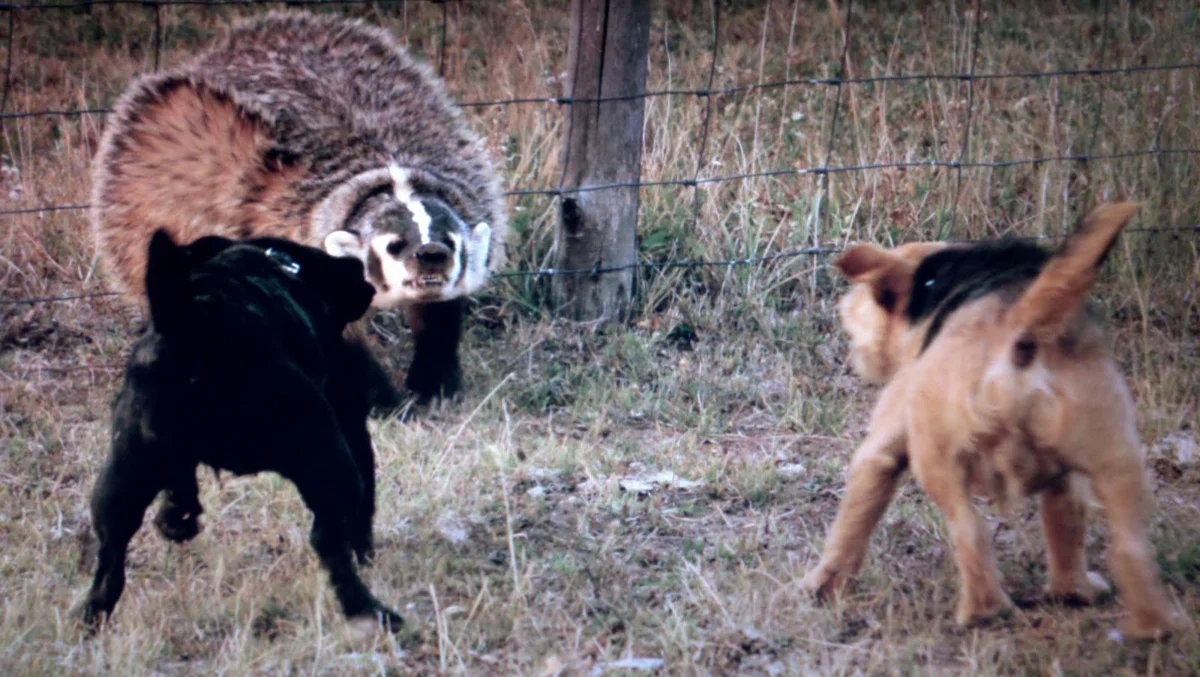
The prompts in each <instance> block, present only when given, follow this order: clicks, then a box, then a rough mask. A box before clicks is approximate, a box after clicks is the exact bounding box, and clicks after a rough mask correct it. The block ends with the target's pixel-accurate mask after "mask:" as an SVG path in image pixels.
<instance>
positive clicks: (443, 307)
mask: <svg viewBox="0 0 1200 677" xmlns="http://www.w3.org/2000/svg"><path fill="white" fill-rule="evenodd" d="M464 310H465V308H464V306H463V301H462V300H461V299H454V300H452V301H441V302H439V303H417V304H412V305H408V306H405V307H404V315H405V317H406V318H408V326H409V328H410V329H412V333H413V359H412V365H411V366H410V367H409V368H408V376H407V377H405V379H404V385H405V386H406V387H407V388H408V389H409V390H411V391H413V392H414V393H416V395H417V398H418V399H419V400H420V401H422V402H426V401H429V400H430V399H432V398H434V397H450V396H452V395H454V394H455V393H457V392H458V389H459V387H460V385H461V384H462V367H461V366H459V363H458V343H459V340H460V339H461V338H462V323H463V312H464Z"/></svg>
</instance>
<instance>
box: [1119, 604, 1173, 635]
mask: <svg viewBox="0 0 1200 677" xmlns="http://www.w3.org/2000/svg"><path fill="white" fill-rule="evenodd" d="M1176 621H1177V619H1176V618H1175V615H1174V614H1172V613H1171V612H1170V611H1168V610H1166V609H1163V610H1161V611H1142V612H1135V613H1130V614H1129V615H1127V616H1125V618H1122V619H1121V622H1120V623H1119V624H1118V625H1117V627H1118V628H1119V629H1120V631H1121V634H1122V635H1124V636H1126V637H1128V638H1130V639H1139V640H1152V641H1159V640H1163V639H1166V638H1167V637H1168V636H1170V634H1171V633H1172V632H1173V631H1174V630H1175V628H1176Z"/></svg>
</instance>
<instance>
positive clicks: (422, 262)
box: [413, 242, 454, 272]
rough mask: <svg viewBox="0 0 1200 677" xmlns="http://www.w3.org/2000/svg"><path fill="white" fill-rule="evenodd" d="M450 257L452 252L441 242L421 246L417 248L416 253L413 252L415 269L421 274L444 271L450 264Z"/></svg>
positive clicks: (452, 254)
mask: <svg viewBox="0 0 1200 677" xmlns="http://www.w3.org/2000/svg"><path fill="white" fill-rule="evenodd" d="M451 256H454V250H452V249H450V248H449V247H447V246H446V245H444V244H442V243H441V242H430V243H428V244H423V245H421V246H420V247H418V248H417V251H415V252H413V258H414V259H416V263H417V268H418V270H420V271H422V272H424V271H431V272H437V271H440V270H442V269H444V268H445V267H446V265H447V264H449V263H450V257H451Z"/></svg>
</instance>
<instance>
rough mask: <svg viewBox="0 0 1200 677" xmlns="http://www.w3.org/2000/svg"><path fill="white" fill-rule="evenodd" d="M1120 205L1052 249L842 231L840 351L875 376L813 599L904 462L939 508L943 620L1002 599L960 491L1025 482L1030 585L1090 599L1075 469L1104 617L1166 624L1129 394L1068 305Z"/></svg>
mask: <svg viewBox="0 0 1200 677" xmlns="http://www.w3.org/2000/svg"><path fill="white" fill-rule="evenodd" d="M1136 208H1137V205H1135V204H1131V203H1115V204H1105V205H1101V206H1100V207H1098V208H1097V209H1095V210H1094V211H1093V212H1091V213H1090V214H1088V215H1087V216H1086V217H1085V218H1084V219H1083V221H1082V223H1081V225H1080V227H1079V229H1078V231H1077V232H1076V233H1075V234H1074V235H1072V236H1071V237H1070V238H1069V239H1068V240H1067V242H1066V243H1065V244H1064V245H1063V247H1062V249H1061V250H1059V251H1058V252H1056V253H1054V254H1053V255H1051V254H1049V253H1048V252H1046V251H1045V250H1043V249H1041V248H1038V247H1035V246H1033V245H1029V244H1022V243H1019V242H1012V241H1009V242H993V243H984V244H976V245H970V246H966V245H964V246H947V245H944V244H934V243H919V244H909V245H904V246H901V247H897V248H896V249H893V250H884V249H881V248H879V247H876V246H874V245H869V244H860V245H857V246H855V247H852V248H851V249H849V250H847V251H846V252H845V253H844V254H843V255H842V256H841V257H840V258H839V259H838V261H837V264H836V265H837V267H838V268H839V270H840V271H841V272H842V273H843V274H844V275H845V276H846V277H847V278H848V279H850V280H851V281H853V282H854V283H856V284H855V286H854V287H853V288H852V290H851V291H850V292H849V293H848V294H847V296H846V297H845V298H844V299H843V300H842V302H841V304H840V312H841V320H842V324H843V326H844V328H845V329H846V331H847V332H848V333H849V334H850V337H851V343H852V363H853V366H854V369H855V370H856V371H857V372H858V373H859V374H860V375H861V376H863V377H864V378H866V379H868V380H871V381H874V382H878V383H883V384H886V385H885V387H884V389H883V391H882V393H881V394H880V396H879V400H878V402H877V403H876V405H875V409H874V411H873V412H872V414H871V421H870V429H869V432H868V435H867V439H866V440H865V441H864V442H863V443H862V445H861V446H860V447H859V448H858V450H857V451H856V452H855V454H854V457H853V459H852V460H851V463H850V468H849V478H848V486H847V488H846V494H845V497H844V499H843V501H842V504H841V506H840V508H839V510H838V515H837V518H836V519H835V521H834V523H833V527H832V529H831V531H830V535H829V538H828V541H827V543H826V546H825V552H824V554H823V556H822V558H821V561H820V563H819V564H818V565H817V567H816V568H815V569H813V570H812V571H811V572H809V574H808V575H807V576H806V578H805V579H804V586H805V587H806V588H808V589H809V590H811V591H813V592H815V593H817V595H818V596H820V597H825V596H827V595H829V594H831V593H835V592H837V591H838V590H839V589H840V588H841V587H842V586H843V585H844V584H845V583H846V581H847V580H848V579H849V578H850V577H852V576H853V575H854V574H855V573H856V572H857V571H858V569H859V567H860V565H861V564H862V560H863V556H864V555H865V553H866V547H867V541H868V539H869V537H870V534H871V531H872V530H873V529H874V527H875V525H876V524H877V523H878V521H879V519H880V517H881V516H882V515H883V511H884V509H885V508H886V507H887V505H888V503H889V501H890V500H891V497H892V493H893V491H894V489H895V487H896V483H897V480H898V479H899V477H900V475H901V473H902V472H903V471H904V470H905V469H906V468H907V467H909V466H911V467H912V470H913V474H914V475H915V477H916V479H917V482H918V483H920V485H921V487H922V488H924V490H925V491H926V492H927V493H928V494H929V496H930V497H931V498H932V499H933V500H934V502H935V503H936V504H937V506H938V508H939V509H941V511H942V513H943V514H944V516H945V518H946V521H947V524H948V526H949V531H950V536H951V539H952V541H953V547H954V558H955V563H956V565H957V567H958V572H959V575H960V577H961V579H962V590H961V597H960V599H959V602H958V610H957V614H956V619H957V621H958V622H959V623H961V624H964V625H970V624H974V623H976V622H979V621H982V620H985V619H987V618H990V617H992V616H994V615H996V614H998V613H1001V612H1003V611H1005V610H1006V609H1008V608H1009V607H1010V606H1011V605H1012V602H1011V601H1010V600H1009V597H1008V595H1007V594H1005V592H1004V590H1003V589H1002V588H1001V586H1000V576H999V572H998V570H997V568H996V563H995V557H994V555H993V552H992V546H991V534H990V532H989V529H988V527H987V524H986V522H985V521H984V520H983V519H982V518H981V516H980V515H979V513H977V512H976V510H975V508H974V506H973V505H972V503H971V495H972V494H973V493H974V494H984V495H987V496H991V497H994V498H998V499H1000V500H1002V501H1006V502H1008V501H1011V500H1013V499H1017V498H1021V497H1025V496H1028V495H1031V494H1034V493H1038V492H1041V495H1042V521H1043V524H1044V526H1045V531H1046V539H1047V546H1048V551H1049V581H1048V586H1047V588H1048V592H1049V594H1050V595H1052V596H1054V597H1058V598H1069V599H1073V600H1075V601H1080V602H1090V601H1092V600H1093V598H1094V597H1095V596H1096V594H1097V593H1098V592H1101V591H1103V590H1105V589H1107V584H1106V583H1105V581H1104V579H1103V578H1101V577H1100V576H1098V575H1097V574H1094V573H1091V572H1089V571H1087V569H1086V568H1085V562H1084V553H1083V545H1084V535H1085V512H1086V510H1085V505H1084V502H1083V500H1082V498H1081V497H1080V495H1079V493H1078V485H1079V482H1078V481H1076V480H1078V479H1080V478H1087V479H1089V480H1091V482H1092V486H1093V488H1094V490H1095V493H1096V496H1097V498H1098V499H1099V501H1100V503H1101V504H1102V505H1103V507H1104V509H1105V512H1106V513H1107V516H1108V522H1109V526H1110V529H1111V537H1112V546H1111V550H1110V555H1109V557H1110V564H1111V568H1112V572H1113V575H1114V577H1115V579H1116V583H1117V586H1118V587H1119V589H1120V593H1121V597H1122V599H1123V601H1124V603H1125V605H1126V607H1128V609H1129V611H1130V614H1129V616H1128V618H1126V619H1125V620H1124V622H1123V623H1122V630H1123V631H1124V632H1125V633H1126V634H1127V635H1129V636H1131V637H1137V638H1157V637H1161V636H1164V635H1165V634H1166V633H1168V632H1169V631H1170V628H1171V626H1172V613H1171V611H1170V607H1169V606H1168V603H1167V599H1166V595H1165V594H1164V591H1163V589H1162V588H1161V586H1160V583H1159V578H1158V570H1157V567H1156V565H1155V561H1154V556H1153V551H1152V549H1151V546H1150V543H1149V541H1148V538H1147V533H1146V510H1147V503H1148V485H1147V482H1146V477H1145V473H1144V469H1143V459H1142V454H1141V450H1140V446H1139V444H1138V435H1137V429H1136V427H1135V425H1134V408H1133V402H1132V397H1131V395H1130V392H1129V389H1128V387H1127V386H1126V384H1125V382H1124V380H1123V379H1122V377H1121V375H1120V374H1119V373H1118V371H1117V368H1116V365H1115V364H1114V363H1113V360H1112V358H1111V356H1110V355H1109V352H1108V348H1107V346H1106V340H1105V336H1104V332H1103V330H1102V329H1101V328H1100V326H1099V324H1098V323H1097V322H1096V320H1095V319H1094V318H1092V317H1090V316H1089V315H1088V312H1087V310H1086V309H1085V308H1084V296H1085V295H1086V293H1087V292H1088V290H1089V289H1090V287H1091V286H1092V284H1093V283H1094V281H1095V279H1096V275H1097V271H1098V267H1099V265H1100V264H1101V262H1102V261H1103V259H1104V258H1105V256H1106V254H1107V253H1108V249H1109V248H1110V247H1111V246H1112V243H1113V240H1114V238H1115V237H1116V236H1117V234H1118V233H1119V232H1120V231H1121V229H1122V228H1123V227H1124V225H1125V223H1126V222H1127V221H1128V220H1129V218H1130V216H1131V215H1132V214H1133V212H1134V210H1135V209H1136Z"/></svg>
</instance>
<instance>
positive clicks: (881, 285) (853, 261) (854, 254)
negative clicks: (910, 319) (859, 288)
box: [833, 243, 915, 313]
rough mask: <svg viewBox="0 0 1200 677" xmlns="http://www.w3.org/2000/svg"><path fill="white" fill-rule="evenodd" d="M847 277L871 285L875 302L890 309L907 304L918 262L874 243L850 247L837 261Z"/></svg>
mask: <svg viewBox="0 0 1200 677" xmlns="http://www.w3.org/2000/svg"><path fill="white" fill-rule="evenodd" d="M833 265H834V267H836V268H837V269H838V271H839V272H841V274H842V275H843V276H845V277H846V279H848V280H850V281H851V282H854V283H856V284H867V285H870V286H871V293H872V295H873V296H874V297H875V302H876V303H878V304H879V305H880V307H882V308H883V309H884V310H886V311H887V312H889V313H891V312H895V311H896V310H897V309H903V308H904V307H905V306H906V305H908V298H909V296H910V295H911V293H912V276H913V272H914V271H915V265H914V264H913V263H912V262H911V261H908V260H905V259H903V258H901V257H899V256H896V255H895V254H893V253H892V252H890V251H888V250H886V249H884V248H882V247H879V246H877V245H873V244H866V243H864V244H857V245H854V246H853V247H850V248H849V249H847V250H846V251H845V252H843V253H842V255H841V256H839V257H838V258H837V260H836V261H835V262H834V264H833Z"/></svg>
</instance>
